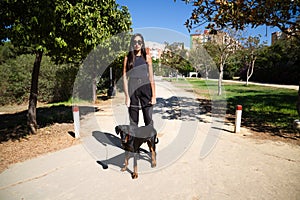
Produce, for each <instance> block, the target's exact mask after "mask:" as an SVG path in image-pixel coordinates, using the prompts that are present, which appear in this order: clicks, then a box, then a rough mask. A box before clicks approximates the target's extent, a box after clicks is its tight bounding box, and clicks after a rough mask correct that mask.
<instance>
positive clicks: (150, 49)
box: [145, 41, 165, 59]
mask: <svg viewBox="0 0 300 200" xmlns="http://www.w3.org/2000/svg"><path fill="white" fill-rule="evenodd" d="M145 45H146V47H147V48H146V50H147V54H149V55H150V56H151V57H152V58H153V59H159V58H160V57H161V55H162V52H163V50H164V48H165V45H164V44H160V43H157V42H151V41H145Z"/></svg>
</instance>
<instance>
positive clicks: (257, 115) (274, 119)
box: [178, 79, 299, 135]
mask: <svg viewBox="0 0 300 200" xmlns="http://www.w3.org/2000/svg"><path fill="white" fill-rule="evenodd" d="M187 81H188V83H190V84H191V85H192V86H193V88H194V91H195V93H196V94H197V95H198V96H201V97H204V98H209V99H211V98H210V97H211V96H210V95H209V93H208V88H211V87H212V86H215V88H217V86H216V84H217V82H216V81H205V80H202V79H187ZM178 82H183V80H179V81H178ZM223 94H224V95H223V98H224V96H225V97H226V101H227V111H226V113H227V118H228V119H229V120H230V121H233V120H234V118H233V117H230V116H234V115H235V108H236V105H242V106H243V111H242V125H243V126H246V127H248V128H250V129H252V130H254V131H258V132H268V133H271V134H275V135H282V134H289V133H295V130H293V125H292V124H293V121H294V120H295V119H297V118H299V116H298V113H297V110H296V103H297V98H298V91H296V90H292V89H281V88H275V87H268V86H259V85H249V86H246V85H245V84H243V83H223Z"/></svg>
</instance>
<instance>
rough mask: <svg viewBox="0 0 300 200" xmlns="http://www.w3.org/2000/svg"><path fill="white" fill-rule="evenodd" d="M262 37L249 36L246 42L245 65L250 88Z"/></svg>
mask: <svg viewBox="0 0 300 200" xmlns="http://www.w3.org/2000/svg"><path fill="white" fill-rule="evenodd" d="M259 37H260V36H254V37H252V36H249V37H248V38H247V39H246V40H245V44H244V47H245V50H244V53H245V55H244V56H245V62H246V63H245V64H246V67H247V78H246V85H247V86H248V82H249V79H250V78H251V76H252V75H253V72H254V66H255V61H256V59H257V56H258V51H259V48H260V46H261V45H260V39H259Z"/></svg>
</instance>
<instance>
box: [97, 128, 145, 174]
mask: <svg viewBox="0 0 300 200" xmlns="http://www.w3.org/2000/svg"><path fill="white" fill-rule="evenodd" d="M92 136H93V137H94V138H95V139H96V140H97V141H98V142H99V143H100V144H101V145H103V146H105V147H107V146H114V147H117V148H120V149H123V148H122V144H121V140H120V138H119V137H117V136H116V135H113V134H111V133H105V132H101V131H93V133H92ZM129 155H130V158H132V157H133V156H134V153H131V152H129ZM138 159H142V160H145V161H147V162H149V165H151V153H150V152H149V151H147V150H145V149H143V148H140V153H139V155H138ZM124 160H125V151H124V152H123V153H121V154H118V155H116V156H114V157H109V155H107V158H103V159H102V160H98V161H97V163H98V164H99V165H101V166H102V168H103V169H107V168H108V165H114V166H116V167H119V168H120V169H121V168H122V167H123V166H124ZM129 167H130V166H129ZM127 171H128V172H129V173H132V171H130V170H129V169H127Z"/></svg>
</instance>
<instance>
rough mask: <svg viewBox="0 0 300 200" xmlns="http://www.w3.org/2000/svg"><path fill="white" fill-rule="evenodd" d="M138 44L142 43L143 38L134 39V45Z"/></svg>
mask: <svg viewBox="0 0 300 200" xmlns="http://www.w3.org/2000/svg"><path fill="white" fill-rule="evenodd" d="M135 44H138V45H142V44H143V42H142V40H133V45H135Z"/></svg>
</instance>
